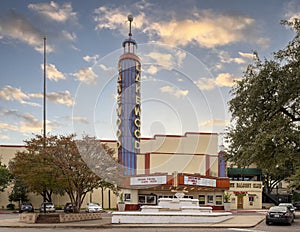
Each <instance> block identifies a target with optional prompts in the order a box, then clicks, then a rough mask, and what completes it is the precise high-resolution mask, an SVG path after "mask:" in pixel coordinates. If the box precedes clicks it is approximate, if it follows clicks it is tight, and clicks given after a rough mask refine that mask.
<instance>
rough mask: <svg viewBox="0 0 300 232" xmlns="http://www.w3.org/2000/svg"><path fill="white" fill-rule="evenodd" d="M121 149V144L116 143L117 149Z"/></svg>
mask: <svg viewBox="0 0 300 232" xmlns="http://www.w3.org/2000/svg"><path fill="white" fill-rule="evenodd" d="M120 147H121V142H119V141H118V142H117V148H118V149H119V148H120Z"/></svg>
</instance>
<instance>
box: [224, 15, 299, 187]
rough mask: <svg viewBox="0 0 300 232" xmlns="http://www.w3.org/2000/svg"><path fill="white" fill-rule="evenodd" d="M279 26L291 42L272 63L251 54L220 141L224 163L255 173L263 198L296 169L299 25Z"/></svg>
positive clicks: (297, 155) (275, 55)
mask: <svg viewBox="0 0 300 232" xmlns="http://www.w3.org/2000/svg"><path fill="white" fill-rule="evenodd" d="M282 24H283V25H288V26H290V27H291V28H292V29H293V30H294V31H295V32H296V36H295V37H294V39H293V40H292V41H291V42H290V43H289V44H288V45H287V47H286V48H284V49H283V50H280V51H278V52H276V53H274V58H273V60H266V59H265V60H264V61H261V60H260V59H259V57H258V54H257V53H255V55H256V59H255V63H254V64H251V65H249V66H248V68H247V70H246V72H245V73H244V77H243V79H242V80H241V81H238V82H237V85H236V86H235V87H234V88H233V90H232V92H231V93H232V94H233V96H234V97H233V99H232V100H230V102H229V106H230V108H229V109H230V112H231V113H232V126H231V127H229V128H228V129H227V135H226V138H227V142H228V143H229V144H230V145H229V148H228V152H227V159H228V160H230V161H232V162H234V163H236V164H237V165H238V166H240V167H247V166H249V165H250V164H253V163H254V164H256V165H257V167H258V168H261V169H262V171H263V173H264V175H265V180H266V182H265V187H266V188H267V191H268V192H270V191H272V188H274V187H275V186H276V185H277V183H278V182H279V181H281V180H283V179H286V178H287V177H290V176H293V175H294V174H295V170H297V169H298V168H299V167H300V144H299V143H300V139H299V138H300V123H299V122H300V21H299V19H295V20H294V21H292V22H288V21H282ZM299 174H300V173H299Z"/></svg>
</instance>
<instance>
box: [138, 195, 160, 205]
mask: <svg viewBox="0 0 300 232" xmlns="http://www.w3.org/2000/svg"><path fill="white" fill-rule="evenodd" d="M138 199H139V204H151V205H155V204H156V195H139V196H138Z"/></svg>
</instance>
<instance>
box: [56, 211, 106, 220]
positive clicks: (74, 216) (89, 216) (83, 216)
mask: <svg viewBox="0 0 300 232" xmlns="http://www.w3.org/2000/svg"><path fill="white" fill-rule="evenodd" d="M101 218H102V214H101V213H63V214H59V221H60V222H76V221H87V220H95V219H101Z"/></svg>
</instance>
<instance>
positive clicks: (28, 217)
mask: <svg viewBox="0 0 300 232" xmlns="http://www.w3.org/2000/svg"><path fill="white" fill-rule="evenodd" d="M37 217H38V214H37V213H21V214H19V221H20V222H25V223H35V222H36V219H37Z"/></svg>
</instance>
